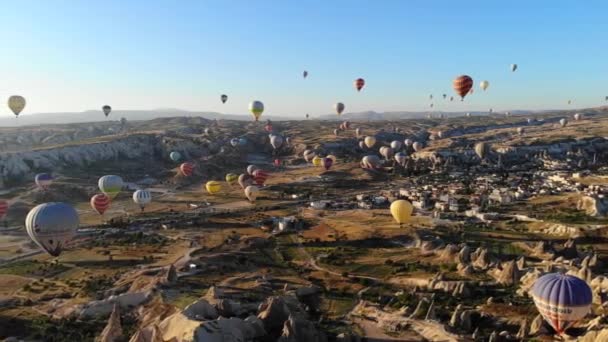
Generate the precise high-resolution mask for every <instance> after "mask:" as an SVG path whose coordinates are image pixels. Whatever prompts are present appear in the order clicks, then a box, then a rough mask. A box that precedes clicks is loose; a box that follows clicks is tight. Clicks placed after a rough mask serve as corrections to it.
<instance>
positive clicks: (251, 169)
mask: <svg viewBox="0 0 608 342" xmlns="http://www.w3.org/2000/svg"><path fill="white" fill-rule="evenodd" d="M257 169H259V168H258V167H257V166H255V165H253V164H252V165H249V166H247V173H248V174H250V175H253V172H254V171H255V170H257Z"/></svg>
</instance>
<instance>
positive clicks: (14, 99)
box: [8, 95, 25, 116]
mask: <svg viewBox="0 0 608 342" xmlns="http://www.w3.org/2000/svg"><path fill="white" fill-rule="evenodd" d="M8 108H10V110H11V111H12V112H13V114H15V116H19V113H21V111H23V108H25V98H24V97H23V96H20V95H13V96H11V97H9V98H8Z"/></svg>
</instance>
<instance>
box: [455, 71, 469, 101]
mask: <svg viewBox="0 0 608 342" xmlns="http://www.w3.org/2000/svg"><path fill="white" fill-rule="evenodd" d="M452 85H453V87H454V91H455V92H456V94H458V95H459V96H460V97H461V99H462V100H464V97H465V96H467V94H468V93H469V90H471V88H472V87H473V79H472V78H471V77H469V76H467V75H461V76H458V77H456V79H454V82H453V84H452Z"/></svg>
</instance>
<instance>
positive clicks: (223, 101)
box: [220, 94, 228, 103]
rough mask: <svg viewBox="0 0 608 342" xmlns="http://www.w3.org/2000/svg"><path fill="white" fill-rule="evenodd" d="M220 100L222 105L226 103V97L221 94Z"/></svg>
mask: <svg viewBox="0 0 608 342" xmlns="http://www.w3.org/2000/svg"><path fill="white" fill-rule="evenodd" d="M220 99H221V100H222V103H226V101H228V95H226V94H222V96H220Z"/></svg>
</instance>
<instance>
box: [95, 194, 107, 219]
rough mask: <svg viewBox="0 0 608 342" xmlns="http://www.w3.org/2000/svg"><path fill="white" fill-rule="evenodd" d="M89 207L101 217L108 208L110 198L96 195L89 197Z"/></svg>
mask: <svg viewBox="0 0 608 342" xmlns="http://www.w3.org/2000/svg"><path fill="white" fill-rule="evenodd" d="M91 207H92V208H93V209H94V210H95V211H96V212H97V213H98V214H99V215H103V213H105V212H106V210H108V208H109V207H110V197H108V196H106V195H105V194H97V195H95V196H93V197H91Z"/></svg>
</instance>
